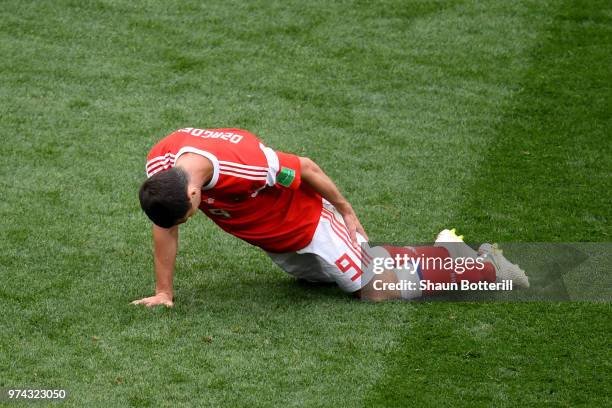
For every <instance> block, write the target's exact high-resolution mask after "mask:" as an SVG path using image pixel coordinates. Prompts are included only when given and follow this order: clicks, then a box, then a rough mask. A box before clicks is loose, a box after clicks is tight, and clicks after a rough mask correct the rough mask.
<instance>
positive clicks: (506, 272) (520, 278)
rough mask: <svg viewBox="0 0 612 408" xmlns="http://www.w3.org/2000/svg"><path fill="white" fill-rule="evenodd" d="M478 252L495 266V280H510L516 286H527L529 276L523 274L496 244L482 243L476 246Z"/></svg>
mask: <svg viewBox="0 0 612 408" xmlns="http://www.w3.org/2000/svg"><path fill="white" fill-rule="evenodd" d="M478 254H479V255H480V256H482V257H483V258H485V261H487V260H488V261H490V262H491V263H493V265H494V266H495V272H496V280H497V281H498V282H500V281H502V280H511V281H512V283H513V284H515V285H516V287H517V288H528V287H529V278H528V277H527V275H526V274H525V271H524V270H522V269H521V268H519V266H518V265H516V264H513V263H512V262H510V261H509V260H507V259H506V257H505V256H504V254H503V251H502V250H501V249H499V247H498V246H497V244H493V245H491V244H482V245H481V246H480V248H478Z"/></svg>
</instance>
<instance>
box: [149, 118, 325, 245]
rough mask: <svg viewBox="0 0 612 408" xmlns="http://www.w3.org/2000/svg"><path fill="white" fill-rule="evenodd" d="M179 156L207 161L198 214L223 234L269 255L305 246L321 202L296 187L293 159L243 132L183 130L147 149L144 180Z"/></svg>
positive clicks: (297, 169) (300, 186) (299, 185)
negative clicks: (210, 167)
mask: <svg viewBox="0 0 612 408" xmlns="http://www.w3.org/2000/svg"><path fill="white" fill-rule="evenodd" d="M184 153H196V154H200V155H202V156H204V157H206V158H207V159H209V160H210V161H211V162H212V165H213V176H212V179H211V180H210V182H209V183H208V184H207V185H205V186H204V187H202V203H201V204H200V210H202V211H203V212H204V213H205V214H206V215H207V216H208V217H209V218H210V219H211V220H213V221H214V222H215V223H216V224H217V225H218V226H219V227H221V228H222V229H223V230H224V231H226V232H229V233H230V234H232V235H234V236H236V237H238V238H241V239H243V240H245V241H247V242H249V243H251V244H253V245H256V246H258V247H261V248H263V249H265V250H266V251H270V252H293V251H297V250H299V249H301V248H304V247H305V246H307V245H308V244H309V243H310V241H311V240H312V237H313V235H314V232H315V229H316V228H317V224H318V222H319V217H320V216H321V207H322V199H321V196H320V195H319V194H317V193H316V192H314V191H313V190H312V189H310V188H309V186H308V185H306V184H302V183H301V171H300V161H299V158H298V156H294V155H292V154H287V153H281V152H276V151H274V150H272V149H270V148H269V147H266V146H264V145H263V144H262V143H261V141H260V140H259V139H258V138H257V137H256V136H255V135H253V134H251V133H249V132H247V131H245V130H240V129H197V128H184V129H179V130H177V131H175V132H173V133H172V134H170V135H168V136H166V137H165V138H164V139H162V140H161V141H160V142H159V143H157V144H156V145H155V146H154V147H153V149H151V151H150V152H149V155H148V156H147V164H146V172H147V177H151V176H153V175H154V174H156V173H158V172H160V171H165V170H167V169H170V168H172V167H174V164H175V162H176V161H177V160H178V158H179V157H180V156H181V155H182V154H184Z"/></svg>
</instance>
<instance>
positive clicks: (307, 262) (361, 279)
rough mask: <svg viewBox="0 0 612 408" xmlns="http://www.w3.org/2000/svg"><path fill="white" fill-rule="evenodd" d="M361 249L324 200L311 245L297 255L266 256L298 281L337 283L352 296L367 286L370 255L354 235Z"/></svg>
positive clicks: (335, 212) (340, 219) (364, 245)
mask: <svg viewBox="0 0 612 408" xmlns="http://www.w3.org/2000/svg"><path fill="white" fill-rule="evenodd" d="M357 240H358V241H359V243H360V245H358V246H357V247H355V246H353V245H352V244H351V240H350V236H349V233H348V230H347V229H346V226H345V225H344V220H343V219H342V216H341V215H340V213H338V210H336V209H335V208H334V206H333V205H331V204H330V203H329V202H327V201H326V200H323V208H322V210H321V218H320V219H319V225H318V226H317V229H316V231H315V233H314V236H313V237H312V241H311V242H310V244H308V246H306V247H305V248H302V249H300V250H299V251H297V252H288V253H282V254H276V253H271V252H268V255H269V256H270V258H272V260H273V261H274V263H276V264H277V265H278V266H280V267H281V269H283V270H284V271H285V272H287V273H288V274H290V275H293V276H295V277H296V278H298V279H304V280H307V281H310V282H336V283H337V284H338V286H340V288H342V290H344V291H346V292H355V291H357V290H359V289H361V288H362V286H363V285H365V284H366V283H367V281H368V280H369V277H371V274H369V273H367V271H368V270H369V269H371V268H369V267H370V266H371V263H372V255H371V254H370V247H369V246H368V244H367V241H366V239H365V238H364V237H363V236H361V235H360V234H359V233H357Z"/></svg>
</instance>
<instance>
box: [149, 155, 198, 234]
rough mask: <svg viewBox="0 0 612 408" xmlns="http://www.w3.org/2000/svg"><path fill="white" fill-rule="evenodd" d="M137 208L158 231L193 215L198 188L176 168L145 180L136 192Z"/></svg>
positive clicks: (196, 206)
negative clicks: (138, 201) (138, 203)
mask: <svg viewBox="0 0 612 408" xmlns="http://www.w3.org/2000/svg"><path fill="white" fill-rule="evenodd" d="M139 198H140V206H141V207H142V210H143V211H144V212H145V213H146V214H147V216H148V217H149V219H151V221H153V223H154V224H155V225H157V226H159V227H162V228H170V227H172V226H174V225H177V224H182V223H183V222H185V221H187V219H188V218H189V217H191V216H192V215H193V214H195V213H196V211H197V209H198V207H199V205H200V200H201V192H200V188H197V187H195V186H190V185H189V175H188V174H187V172H185V171H184V170H183V169H181V168H180V167H174V168H172V169H170V170H167V171H163V172H160V173H157V174H155V175H153V176H151V177H150V178H149V179H147V180H146V181H145V182H144V183H142V186H141V187H140V191H139Z"/></svg>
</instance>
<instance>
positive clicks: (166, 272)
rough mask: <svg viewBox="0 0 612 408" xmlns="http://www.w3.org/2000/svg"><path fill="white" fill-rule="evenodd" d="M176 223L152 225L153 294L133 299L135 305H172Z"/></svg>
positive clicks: (176, 247)
mask: <svg viewBox="0 0 612 408" xmlns="http://www.w3.org/2000/svg"><path fill="white" fill-rule="evenodd" d="M178 228H179V227H178V225H175V226H174V227H171V228H161V227H158V226H157V225H155V224H154V225H153V246H154V259H155V296H151V297H147V298H143V299H139V300H135V301H134V302H132V303H133V304H135V305H145V306H156V305H165V306H172V305H173V300H172V299H173V296H174V295H173V286H172V281H173V278H174V264H175V261H176V253H177V250H178Z"/></svg>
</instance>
